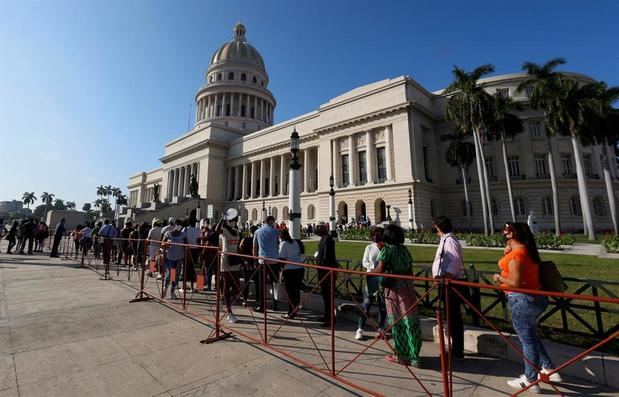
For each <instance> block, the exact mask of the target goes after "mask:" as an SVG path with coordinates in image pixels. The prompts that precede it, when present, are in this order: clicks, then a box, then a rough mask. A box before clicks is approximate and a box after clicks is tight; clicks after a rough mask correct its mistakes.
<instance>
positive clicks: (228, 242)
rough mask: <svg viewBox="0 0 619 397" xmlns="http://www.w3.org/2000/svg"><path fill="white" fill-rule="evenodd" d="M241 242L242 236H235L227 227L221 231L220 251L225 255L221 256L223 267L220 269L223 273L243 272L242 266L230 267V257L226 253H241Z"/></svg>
mask: <svg viewBox="0 0 619 397" xmlns="http://www.w3.org/2000/svg"><path fill="white" fill-rule="evenodd" d="M240 242H241V236H240V235H237V236H234V235H232V233H230V232H229V231H228V230H227V229H226V228H225V227H224V228H222V229H221V233H220V234H219V249H220V250H221V252H223V253H224V254H222V255H221V266H220V268H219V270H220V271H222V272H238V271H239V270H241V265H240V264H238V265H236V266H230V264H229V261H228V255H226V254H225V253H226V252H234V253H237V252H239V243H240Z"/></svg>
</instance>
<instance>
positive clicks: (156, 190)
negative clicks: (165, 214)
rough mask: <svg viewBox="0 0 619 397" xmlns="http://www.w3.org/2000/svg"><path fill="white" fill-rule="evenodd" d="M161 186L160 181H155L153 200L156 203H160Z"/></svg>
mask: <svg viewBox="0 0 619 397" xmlns="http://www.w3.org/2000/svg"><path fill="white" fill-rule="evenodd" d="M159 188H160V186H159V184H158V183H155V184H154V185H153V202H154V203H158V202H159Z"/></svg>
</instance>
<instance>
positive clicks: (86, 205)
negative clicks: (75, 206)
mask: <svg viewBox="0 0 619 397" xmlns="http://www.w3.org/2000/svg"><path fill="white" fill-rule="evenodd" d="M91 209H92V205H91V204H90V203H84V205H82V211H84V212H90V210H91Z"/></svg>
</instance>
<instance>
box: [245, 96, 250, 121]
mask: <svg viewBox="0 0 619 397" xmlns="http://www.w3.org/2000/svg"><path fill="white" fill-rule="evenodd" d="M245 100H246V102H247V104H246V105H245V117H247V118H249V116H251V113H250V112H251V109H250V105H249V104H250V102H251V95H249V94H247V95H246V98H245Z"/></svg>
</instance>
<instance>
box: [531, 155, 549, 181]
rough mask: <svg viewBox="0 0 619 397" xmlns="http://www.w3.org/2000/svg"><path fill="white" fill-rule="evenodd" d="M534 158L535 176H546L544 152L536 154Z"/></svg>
mask: <svg viewBox="0 0 619 397" xmlns="http://www.w3.org/2000/svg"><path fill="white" fill-rule="evenodd" d="M534 158H535V175H537V176H546V175H547V173H546V155H545V154H536V155H534Z"/></svg>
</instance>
